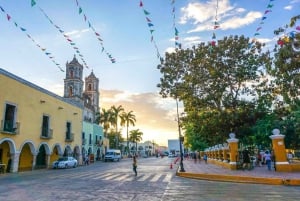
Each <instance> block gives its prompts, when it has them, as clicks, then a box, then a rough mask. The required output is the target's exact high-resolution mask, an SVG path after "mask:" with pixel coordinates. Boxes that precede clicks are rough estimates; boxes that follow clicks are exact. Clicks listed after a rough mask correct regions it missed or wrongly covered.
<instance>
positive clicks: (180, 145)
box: [176, 98, 185, 172]
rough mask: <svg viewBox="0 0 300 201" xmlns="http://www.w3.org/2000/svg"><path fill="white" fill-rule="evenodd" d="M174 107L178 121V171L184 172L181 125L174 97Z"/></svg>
mask: <svg viewBox="0 0 300 201" xmlns="http://www.w3.org/2000/svg"><path fill="white" fill-rule="evenodd" d="M176 109H177V123H178V134H179V149H180V163H179V166H180V169H179V171H180V172H185V170H184V167H183V153H182V142H183V136H181V125H180V119H179V112H178V99H177V98H176Z"/></svg>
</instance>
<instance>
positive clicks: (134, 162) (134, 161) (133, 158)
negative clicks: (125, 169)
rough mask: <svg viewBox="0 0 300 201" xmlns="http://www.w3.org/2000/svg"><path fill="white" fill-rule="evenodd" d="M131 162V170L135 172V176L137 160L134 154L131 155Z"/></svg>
mask: <svg viewBox="0 0 300 201" xmlns="http://www.w3.org/2000/svg"><path fill="white" fill-rule="evenodd" d="M132 160H133V163H132V168H133V172H134V174H135V176H137V170H136V169H137V160H136V156H133V157H132Z"/></svg>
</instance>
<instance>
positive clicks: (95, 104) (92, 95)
mask: <svg viewBox="0 0 300 201" xmlns="http://www.w3.org/2000/svg"><path fill="white" fill-rule="evenodd" d="M83 99H84V106H85V107H86V108H89V109H90V111H91V112H92V113H93V114H92V116H95V114H96V113H97V112H99V79H98V78H97V77H96V76H95V74H94V73H93V71H92V72H91V74H90V75H89V76H88V77H86V78H85V90H84V93H83Z"/></svg>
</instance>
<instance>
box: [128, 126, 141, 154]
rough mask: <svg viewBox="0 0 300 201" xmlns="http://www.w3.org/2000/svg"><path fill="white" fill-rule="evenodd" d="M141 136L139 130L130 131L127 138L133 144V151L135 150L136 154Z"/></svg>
mask: <svg viewBox="0 0 300 201" xmlns="http://www.w3.org/2000/svg"><path fill="white" fill-rule="evenodd" d="M143 134H144V133H143V132H142V131H140V130H139V129H136V130H131V131H130V136H129V138H130V141H132V142H135V149H136V150H135V151H136V152H137V143H138V142H140V141H142V139H143V138H142V136H143Z"/></svg>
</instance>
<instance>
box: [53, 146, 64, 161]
mask: <svg viewBox="0 0 300 201" xmlns="http://www.w3.org/2000/svg"><path fill="white" fill-rule="evenodd" d="M63 153H64V152H63V149H62V147H61V145H60V144H59V143H56V144H54V145H53V146H52V150H51V155H50V161H49V163H50V164H52V163H53V162H54V161H56V160H57V159H58V158H59V157H60V156H62V155H63Z"/></svg>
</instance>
